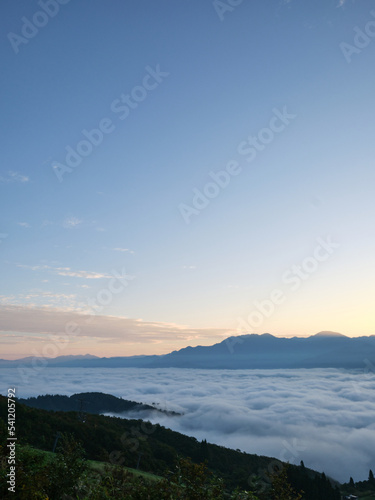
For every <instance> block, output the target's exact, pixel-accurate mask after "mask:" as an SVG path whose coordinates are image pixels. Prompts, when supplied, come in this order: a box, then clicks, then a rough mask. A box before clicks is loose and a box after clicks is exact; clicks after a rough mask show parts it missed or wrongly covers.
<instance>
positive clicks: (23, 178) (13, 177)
mask: <svg viewBox="0 0 375 500" xmlns="http://www.w3.org/2000/svg"><path fill="white" fill-rule="evenodd" d="M29 181H30V178H29V177H28V176H27V175H23V174H20V173H19V172H14V171H13V170H8V172H7V173H6V174H5V177H3V176H1V175H0V182H2V183H8V182H21V183H25V182H29Z"/></svg>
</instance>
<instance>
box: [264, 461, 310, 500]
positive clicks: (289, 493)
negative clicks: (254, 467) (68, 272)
mask: <svg viewBox="0 0 375 500" xmlns="http://www.w3.org/2000/svg"><path fill="white" fill-rule="evenodd" d="M287 467H288V466H285V467H283V468H282V469H281V471H280V472H277V473H275V474H272V475H271V476H270V478H271V484H272V489H271V495H272V500H301V498H302V493H303V492H300V493H297V492H296V491H295V490H294V489H293V488H292V486H291V484H290V483H289V482H288V474H287Z"/></svg>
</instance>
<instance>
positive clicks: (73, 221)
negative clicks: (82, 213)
mask: <svg viewBox="0 0 375 500" xmlns="http://www.w3.org/2000/svg"><path fill="white" fill-rule="evenodd" d="M82 222H83V221H82V220H81V219H78V217H67V218H66V219H65V220H64V222H63V227H65V228H67V229H70V228H73V227H77V226H79V225H80V224H82Z"/></svg>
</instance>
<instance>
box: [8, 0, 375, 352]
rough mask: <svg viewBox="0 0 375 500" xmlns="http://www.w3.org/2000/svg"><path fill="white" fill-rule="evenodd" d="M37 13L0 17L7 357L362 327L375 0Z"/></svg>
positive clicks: (369, 287) (30, 9)
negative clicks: (72, 158) (70, 159)
mask: <svg viewBox="0 0 375 500" xmlns="http://www.w3.org/2000/svg"><path fill="white" fill-rule="evenodd" d="M43 3H44V0H42V1H41V3H40V4H38V3H37V2H36V1H29V0H27V1H26V0H20V1H18V2H13V1H11V0H4V1H3V2H2V3H1V6H0V14H1V15H0V56H1V59H2V78H1V94H0V100H1V108H2V113H1V118H0V120H1V125H2V127H1V137H2V147H1V151H0V159H1V162H0V168H1V170H0V191H1V219H0V272H1V285H2V286H1V292H0V293H1V296H0V304H1V305H0V321H1V324H0V328H1V330H2V332H1V339H0V356H1V357H2V358H17V357H22V356H29V355H35V354H47V355H48V353H49V354H50V355H60V354H84V353H87V352H89V353H92V354H96V355H106V356H113V355H131V354H151V353H157V354H161V353H165V352H169V351H170V350H173V349H176V348H180V347H184V346H186V345H198V344H206V345H208V344H212V343H214V342H217V341H220V340H221V339H223V338H224V337H226V336H229V335H233V334H238V333H244V332H245V331H247V332H248V333H253V332H254V333H263V332H269V333H272V334H274V335H280V336H291V335H301V336H307V335H311V334H314V333H316V332H318V331H320V330H332V331H338V332H341V333H343V334H345V335H349V336H360V335H371V334H374V333H375V320H374V316H373V314H371V313H372V311H373V298H374V285H373V283H374V280H375V267H374V265H373V262H374V257H373V256H374V254H375V237H374V231H373V227H374V181H375V170H374V168H373V166H372V167H371V165H373V161H374V157H375V142H374V138H373V129H374V126H373V124H374V112H375V100H374V83H375V66H374V54H375V6H374V3H373V2H371V1H368V0H362V1H359V0H346V1H345V2H344V1H342V0H341V1H339V0H314V1H312V0H311V1H306V0H305V1H302V0H300V1H297V0H288V1H287V0H284V1H281V0H273V1H271V2H264V1H262V0H254V1H252V2H246V1H244V2H242V3H241V2H238V1H237V2H234V1H233V0H231V2H229V0H228V1H224V0H223V1H222V2H218V1H216V2H213V1H211V0H204V1H203V0H192V1H189V2H188V1H180V2H176V1H174V0H160V1H158V2H153V1H151V0H147V1H142V0H137V2H130V1H121V0H111V1H104V0H90V1H88V0H82V1H80V2H78V1H74V0H71V1H66V0H65V3H64V4H62V3H61V4H58V8H57V7H56V5H57V4H56V3H54V2H52V3H51V4H48V5H47V6H46V7H45V9H46V10H48V9H50V14H40V13H41V12H44V11H43V8H42V7H41V4H43ZM235 3H238V5H237V6H235V7H234V6H231V4H235ZM51 9H52V10H51ZM57 10H58V11H57ZM371 11H373V14H372V13H371ZM38 12H39V14H38ZM52 14H53V17H51V16H52ZM30 22H31V23H33V22H35V23H36V24H39V27H37V28H33V26H32V25H31V24H28V23H30ZM366 31H367V33H368V35H366ZM343 44H344V45H343ZM345 44H346V45H345ZM155 73H156V76H155ZM147 75H151V76H148V77H147ZM152 75H153V76H152ZM143 85H144V86H143ZM142 86H143V88H142ZM145 87H146V89H145ZM129 95H130V97H127V96H129ZM121 99H123V100H124V102H123V103H121V102H120V101H121ZM137 101H138V102H137ZM126 102H127V103H128V104H126ZM280 113H281V114H282V113H284V116H285V113H286V114H287V115H290V116H292V117H291V118H289V119H288V118H284V123H283V122H282V121H281V120H280V118H275V117H277V116H278V115H280ZM275 120H276V121H275ZM270 124H273V125H275V127H276V126H277V131H275V132H270V129H269V128H268V127H269V125H270ZM99 126H101V127H102V128H103V130H105V131H106V133H104V134H102V135H103V137H102V138H101V137H99V139H98V135H96V137H94V140H96V141H97V145H96V146H90V148H91V150H92V151H91V152H90V151H89V154H87V155H86V156H85V157H83V156H82V157H81V158H80V159H79V158H78V160H77V157H76V162H77V163H78V161H79V162H80V163H79V165H77V166H75V167H74V168H73V167H71V166H69V164H68V163H67V158H66V156H67V149H66V148H68V150H69V148H73V149H74V150H76V151H77V145H78V144H79V143H80V141H82V140H87V138H86V137H85V136H84V133H83V132H82V131H83V130H86V131H87V133H88V132H90V131H92V130H93V129H97V128H98V127H99ZM265 128H266V129H267V128H268V130H264V129H265ZM258 135H259V137H262V140H261V142H259V141H260V139H259V137H258ZM252 137H253V138H255V141H256V142H255V143H254V142H253V146H249V144H247V145H246V142H247V141H249V140H250V141H253V140H254V139H251V138H252ZM249 138H250V139H249ZM263 138H264V144H262V141H263ZM254 144H256V146H254ZM86 147H87V145H86ZM251 147H253V149H252V150H251ZM82 148H83V149H81V151H84V152H87V151H88V150H87V149H86V150H85V149H84V148H85V146H82ZM245 151H247V152H245ZM250 151H252V152H250ZM248 160H252V161H248ZM63 165H65V167H64V166H63ZM226 168H229V169H230V168H233V169H234V170H232V172H235V173H236V175H230V176H229V174H221V176H222V177H221V178H222V179H224V177H225V178H226V182H227V179H228V178H229V179H230V182H229V183H227V185H226V186H224V184H222V187H215V186H214V185H213V184H212V183H213V179H212V176H214V175H215V174H212V172H214V173H216V175H218V172H219V171H223V170H225V169H226ZM210 172H211V175H210ZM209 183H211V185H210V184H209ZM197 190H198V191H199V192H200V193H204V192H208V193H211V194H213V195H214V196H213V197H211V198H206V201H204V200H203V201H202V199H201V200H200V203H201V206H200V207H199V208H197V206H198V205H194V203H193V197H194V196H195V194H196V193H197ZM205 190H206V191H205ZM207 190H208V191H207ZM195 203H197V200H195ZM204 205H206V206H204ZM187 207H190V208H187ZM186 210H188V212H186ZM189 210H190V212H189ZM186 213H189V216H186ZM184 214H185V216H184ZM329 241H331V242H333V244H332V245H331V246H330V247H328V250H324V248H325V246H327V244H328V245H329ZM322 242H323V243H322ZM327 242H328V243H327ZM322 245H323V246H322ZM314 255H315V257H314ZM316 255H318V256H319V261H318V260H317V258H316ZM116 273H117V275H120V276H124V275H126V276H127V278H122V281H121V280H119V279H115V278H113V276H114V275H116ZM298 273H299V274H298ZM125 285H126V286H125ZM275 290H276V291H275ZM271 296H272V300H273V304H272V305H271V302H265V301H269V300H270V297H271ZM90 304H91V305H90ZM78 313H80V314H81V316H78ZM83 313H84V314H85V315H86V316H83V315H82V314H83ZM255 313H256V314H255ZM69 323H75V324H76V325H77V324H78V325H80V327H74V326H68V327H67V325H69ZM83 323H84V327H83V326H82V325H83ZM246 325H247V326H246ZM81 327H82V328H81ZM64 331H65V332H66V333H67V335H69V342H66V343H65V344H64V345H63V343H62V337H59V334H61V333H63V332H64ZM46 346H47V347H46ZM51 346H52V347H51ZM53 346H54V347H53ZM43 349H44V351H43Z"/></svg>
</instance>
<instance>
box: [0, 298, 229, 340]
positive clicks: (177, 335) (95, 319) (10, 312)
mask: <svg viewBox="0 0 375 500" xmlns="http://www.w3.org/2000/svg"><path fill="white" fill-rule="evenodd" d="M46 294H48V292H46ZM57 295H59V296H63V297H64V298H68V297H69V298H74V297H75V296H74V295H69V296H68V295H65V294H57ZM35 296H39V295H38V293H36V294H35ZM45 296H46V297H47V295H45ZM24 298H27V299H32V298H34V295H33V294H32V293H31V294H28V295H27V296H25V297H24ZM10 302H11V301H9V300H8V301H7V300H6V299H3V301H2V303H3V304H4V305H2V306H1V305H0V325H1V326H0V331H7V332H24V333H38V332H48V333H50V334H52V333H56V334H58V333H61V332H62V331H63V330H64V325H66V324H67V323H70V322H75V323H77V324H78V325H79V329H80V333H79V335H78V336H79V337H87V338H93V339H97V340H98V341H99V342H106V343H117V342H118V341H121V342H122V343H123V345H124V348H126V345H127V344H132V345H134V344H157V343H161V342H163V341H171V342H173V343H175V342H177V341H183V342H186V343H187V342H189V341H192V340H195V341H197V340H200V339H206V340H207V339H213V340H214V341H216V340H218V339H220V340H221V339H222V337H223V336H229V335H230V333H232V332H229V331H228V330H224V329H219V328H218V329H215V328H190V327H188V326H183V325H176V324H174V323H162V322H150V321H143V320H142V319H132V318H126V317H118V316H101V315H96V314H95V310H93V309H91V308H89V307H88V306H87V305H84V304H82V310H81V312H80V311H77V310H74V311H73V310H68V311H67V310H65V311H64V310H61V309H53V308H41V307H28V306H24V305H14V303H13V304H12V303H10ZM0 304H1V301H0Z"/></svg>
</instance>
